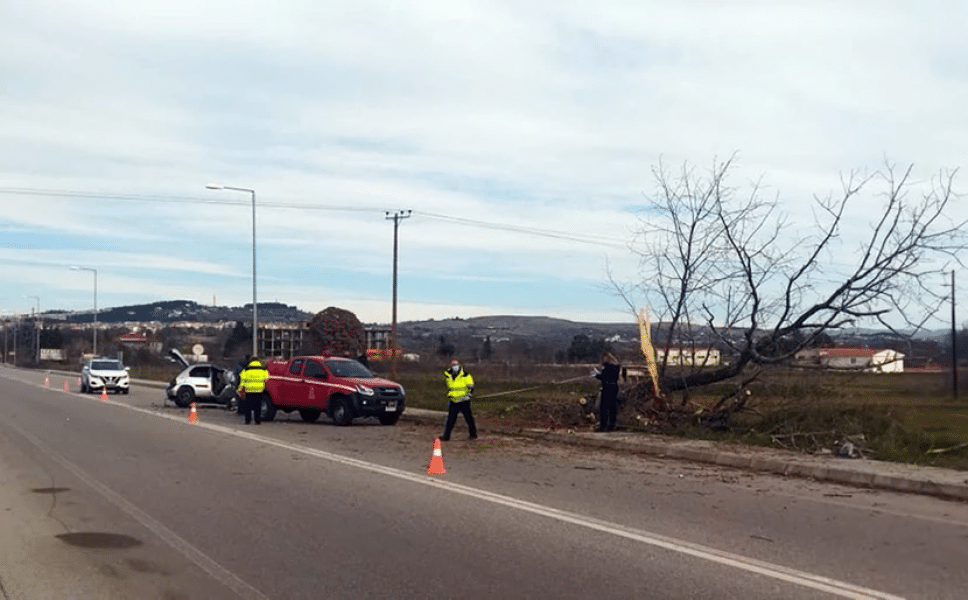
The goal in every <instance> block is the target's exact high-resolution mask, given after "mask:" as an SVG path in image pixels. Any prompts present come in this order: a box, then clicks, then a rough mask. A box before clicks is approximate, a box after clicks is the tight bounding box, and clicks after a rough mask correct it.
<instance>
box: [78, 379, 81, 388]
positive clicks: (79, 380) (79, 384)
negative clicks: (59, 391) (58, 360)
mask: <svg viewBox="0 0 968 600" xmlns="http://www.w3.org/2000/svg"><path fill="white" fill-rule="evenodd" d="M77 387H81V378H80V377H78V378H77Z"/></svg>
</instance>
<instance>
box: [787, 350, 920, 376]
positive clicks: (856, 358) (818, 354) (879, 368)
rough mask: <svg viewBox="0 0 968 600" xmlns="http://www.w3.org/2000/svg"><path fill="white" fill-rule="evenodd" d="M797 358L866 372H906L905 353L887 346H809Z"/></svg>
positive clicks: (830, 366)
mask: <svg viewBox="0 0 968 600" xmlns="http://www.w3.org/2000/svg"><path fill="white" fill-rule="evenodd" d="M795 360H796V361H797V362H798V363H800V364H809V365H815V366H820V367H824V368H827V369H842V370H855V371H856V370H859V371H863V372H865V373H903V372H904V355H903V354H901V353H900V352H898V351H896V350H890V349H887V348H809V349H806V350H801V351H800V352H797V354H796V356H795Z"/></svg>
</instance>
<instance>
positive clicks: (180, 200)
mask: <svg viewBox="0 0 968 600" xmlns="http://www.w3.org/2000/svg"><path fill="white" fill-rule="evenodd" d="M0 194H6V195H24V196H50V197H58V198H84V199H91V200H117V201H121V202H143V203H158V204H212V205H229V206H243V205H247V203H246V202H245V201H243V200H232V199H222V200H218V199H212V198H201V197H196V196H156V195H144V194H102V193H93V192H78V191H70V190H45V189H35V188H0ZM259 206H265V207H269V208H288V209H300V210H327V211H351V212H376V211H378V210H379V211H381V212H387V211H385V210H383V209H377V208H369V207H360V206H325V205H320V204H300V203H295V202H266V201H260V202H259ZM413 214H416V215H421V216H423V217H426V218H428V219H436V220H439V221H449V222H452V223H458V224H461V225H466V226H468V227H478V228H481V229H491V230H494V231H507V232H511V233H522V234H525V235H533V236H537V237H545V238H551V239H559V240H565V241H569V242H577V243H581V244H589V245H594V246H607V247H611V248H620V249H623V250H624V249H628V246H627V245H626V244H624V243H621V242H616V241H615V240H614V239H612V238H608V237H605V236H597V235H591V234H578V233H571V232H567V231H560V230H553V229H539V228H536V227H524V226H521V225H513V224H509V223H496V222H491V221H481V220H477V219H468V218H466V217H456V216H453V215H444V214H439V213H433V212H428V211H416V210H415V211H413Z"/></svg>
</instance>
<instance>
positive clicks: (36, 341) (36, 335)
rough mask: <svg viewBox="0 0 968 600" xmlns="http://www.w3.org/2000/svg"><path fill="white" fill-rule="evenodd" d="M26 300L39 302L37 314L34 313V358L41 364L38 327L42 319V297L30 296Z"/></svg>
mask: <svg viewBox="0 0 968 600" xmlns="http://www.w3.org/2000/svg"><path fill="white" fill-rule="evenodd" d="M24 298H32V299H34V300H36V301H37V312H36V313H34V338H35V339H34V357H35V359H36V361H37V364H38V365H39V364H40V328H39V327H37V323H38V319H40V296H29V295H25V296H24Z"/></svg>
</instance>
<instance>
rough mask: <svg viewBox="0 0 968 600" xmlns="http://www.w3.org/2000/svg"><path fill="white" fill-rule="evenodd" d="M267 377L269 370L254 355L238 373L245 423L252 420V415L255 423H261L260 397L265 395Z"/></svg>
mask: <svg viewBox="0 0 968 600" xmlns="http://www.w3.org/2000/svg"><path fill="white" fill-rule="evenodd" d="M267 379H269V371H267V370H266V368H265V367H264V366H263V365H262V363H261V362H260V361H259V359H258V358H255V357H253V358H252V360H250V361H249V364H248V365H246V366H245V368H244V369H242V372H240V373H239V395H240V396H243V398H242V408H243V412H242V414H244V415H245V424H246V425H248V424H249V423H251V422H252V417H253V416H255V424H256V425H259V424H260V423H262V399H263V397H264V396H265V391H266V380H267Z"/></svg>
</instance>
